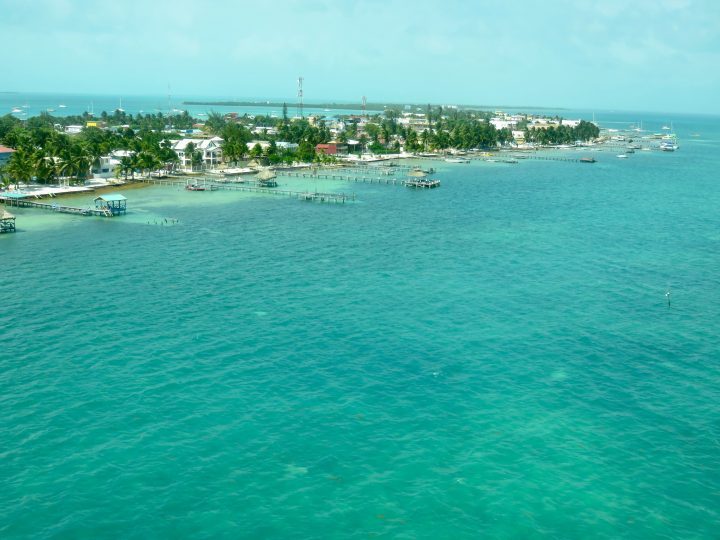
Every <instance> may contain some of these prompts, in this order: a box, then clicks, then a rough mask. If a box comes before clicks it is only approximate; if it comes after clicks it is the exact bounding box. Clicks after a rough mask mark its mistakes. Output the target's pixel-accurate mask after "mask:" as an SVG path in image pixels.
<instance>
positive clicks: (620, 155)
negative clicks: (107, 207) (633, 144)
mask: <svg viewBox="0 0 720 540" xmlns="http://www.w3.org/2000/svg"><path fill="white" fill-rule="evenodd" d="M617 157H619V158H620V159H626V158H627V156H626V155H625V154H618V155H617Z"/></svg>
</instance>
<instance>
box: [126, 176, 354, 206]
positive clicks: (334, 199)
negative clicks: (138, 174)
mask: <svg viewBox="0 0 720 540" xmlns="http://www.w3.org/2000/svg"><path fill="white" fill-rule="evenodd" d="M199 180H200V179H195V183H194V185H195V186H202V187H205V188H206V190H207V191H244V192H248V193H265V194H267V195H275V196H278V197H290V198H293V199H299V200H304V201H309V200H312V201H318V202H328V203H345V202H346V201H354V200H355V194H354V193H353V194H351V195H347V194H345V193H319V192H313V193H311V192H307V191H289V190H285V189H275V188H270V187H262V186H248V185H244V184H233V183H230V182H224V183H222V184H215V183H213V182H208V181H207V180H206V179H203V180H202V183H201V182H200V181H199ZM139 181H140V182H145V183H147V184H155V185H160V186H178V187H183V188H184V187H185V186H186V185H187V184H186V182H184V181H182V180H177V179H172V178H141V179H139Z"/></svg>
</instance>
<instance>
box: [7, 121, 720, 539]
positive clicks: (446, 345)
mask: <svg viewBox="0 0 720 540" xmlns="http://www.w3.org/2000/svg"><path fill="white" fill-rule="evenodd" d="M623 118H624V119H625V121H628V122H629V121H638V120H644V122H645V124H644V125H645V126H646V127H647V128H648V129H650V130H658V129H659V127H660V126H661V125H662V124H663V123H665V122H667V121H669V120H672V121H673V122H674V127H675V129H676V131H677V132H678V135H679V136H680V138H681V147H680V150H679V151H678V152H675V153H674V154H665V153H660V152H640V151H638V152H637V153H636V154H634V155H632V156H631V157H630V158H629V159H627V160H620V159H617V158H615V154H616V153H617V152H615V151H607V150H606V151H604V152H599V153H597V154H594V155H595V156H596V157H597V158H598V160H599V162H598V163H596V164H594V165H583V164H576V163H562V162H549V161H548V162H545V161H524V162H521V163H519V164H517V165H508V164H494V163H475V162H474V163H472V164H469V165H453V164H447V163H438V162H434V163H432V164H431V165H433V166H436V167H440V172H439V173H438V174H437V175H436V176H437V177H438V178H439V179H441V180H442V182H443V184H442V187H441V188H440V189H437V190H432V191H411V190H408V189H405V188H402V187H394V186H378V185H364V184H342V183H333V182H327V181H319V182H318V189H320V190H325V191H328V190H336V191H346V192H352V191H354V192H355V193H357V196H358V202H357V203H354V204H346V205H321V204H313V203H303V202H299V201H297V200H294V199H284V198H275V197H266V196H261V195H246V194H232V193H223V192H212V193H211V192H203V193H192V192H185V191H181V190H178V189H177V188H162V187H151V188H142V189H130V190H127V191H122V192H123V193H124V194H125V195H126V196H127V197H128V199H129V208H130V213H129V214H128V215H127V216H125V217H121V218H118V219H112V220H107V219H101V218H80V217H73V216H62V215H53V214H47V213H43V212H41V211H35V210H31V209H27V210H24V209H18V210H15V209H13V213H15V214H16V215H17V218H18V228H19V231H18V233H17V234H14V235H12V234H11V235H3V236H0V261H1V262H2V269H3V273H2V277H1V278H0V306H1V310H0V351H1V352H0V486H2V489H0V537H2V538H93V539H97V538H111V537H123V538H158V537H163V538H181V537H197V538H217V537H220V538H281V539H288V538H297V539H305V538H358V539H359V538H368V537H370V538H372V537H380V538H407V539H411V538H428V539H429V538H541V537H547V538H558V539H566V538H567V539H576V538H598V539H615V538H667V539H676V538H718V534H719V533H718V531H720V411H719V405H718V404H719V403H720V365H719V362H720V352H719V350H720V337H719V335H718V334H719V329H720V325H719V324H718V323H719V321H720V273H719V272H718V269H719V268H720V212H719V209H720V184H719V183H718V170H719V169H720V153H719V152H718V141H719V140H720V128H719V127H718V119H717V118H703V117H699V116H694V117H693V116H690V117H680V116H674V117H670V118H668V117H654V118H653V117H649V116H647V115H646V116H645V117H643V116H641V115H639V114H638V115H628V114H626V115H625V116H624V117H622V116H621V115H618V117H617V121H622V120H623ZM691 133H698V134H699V135H700V136H699V137H691V136H690V134H691ZM281 180H282V183H281V186H282V188H286V189H304V188H305V187H310V188H314V187H315V186H314V185H313V184H309V185H308V184H300V183H297V182H298V181H297V180H295V179H281ZM91 199H92V197H88V196H80V197H78V198H77V202H79V203H81V204H83V205H85V204H88V203H89V202H90V201H91ZM166 218H177V219H179V223H178V224H177V225H172V226H171V225H168V226H166V225H165V221H164V220H165V219H166ZM668 290H670V291H671V300H672V304H671V306H669V307H668V305H667V303H666V298H665V293H666V291H668Z"/></svg>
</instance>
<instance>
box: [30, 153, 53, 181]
mask: <svg viewBox="0 0 720 540" xmlns="http://www.w3.org/2000/svg"><path fill="white" fill-rule="evenodd" d="M33 166H34V168H35V176H36V177H37V179H38V182H41V183H43V184H50V183H52V182H53V181H54V180H55V163H54V160H53V158H52V157H49V156H47V155H46V153H45V152H44V151H43V150H37V151H36V152H35V153H34V154H33Z"/></svg>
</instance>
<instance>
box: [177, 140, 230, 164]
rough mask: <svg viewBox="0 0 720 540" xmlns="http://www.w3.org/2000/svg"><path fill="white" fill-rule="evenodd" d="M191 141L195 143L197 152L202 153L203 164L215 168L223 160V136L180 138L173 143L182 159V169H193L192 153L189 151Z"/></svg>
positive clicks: (179, 157)
mask: <svg viewBox="0 0 720 540" xmlns="http://www.w3.org/2000/svg"><path fill="white" fill-rule="evenodd" d="M190 143H192V144H193V145H194V147H195V152H199V153H200V155H201V161H202V164H203V166H205V167H210V168H213V167H215V166H216V165H218V164H219V163H220V162H221V161H222V143H223V140H222V138H220V137H213V138H211V139H180V140H179V141H177V142H175V143H174V144H173V146H172V149H173V150H174V151H175V153H176V154H177V156H178V159H179V160H180V168H181V169H184V170H190V169H192V154H191V153H190V152H188V146H189V145H190Z"/></svg>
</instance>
